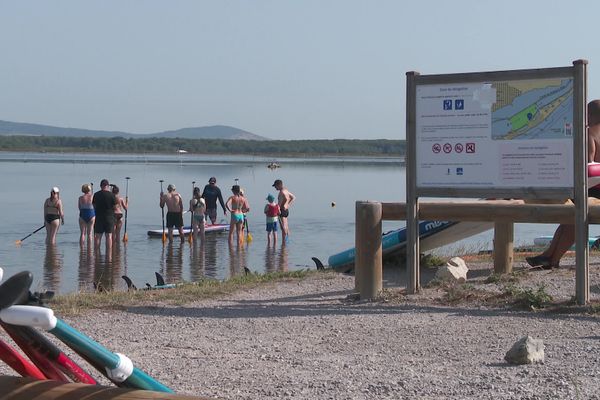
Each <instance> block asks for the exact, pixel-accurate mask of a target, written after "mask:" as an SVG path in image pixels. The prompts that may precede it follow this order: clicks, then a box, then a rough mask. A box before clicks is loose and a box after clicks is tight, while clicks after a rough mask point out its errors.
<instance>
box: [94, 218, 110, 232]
mask: <svg viewBox="0 0 600 400" xmlns="http://www.w3.org/2000/svg"><path fill="white" fill-rule="evenodd" d="M114 225H115V219H114V217H113V216H112V215H111V216H104V217H98V216H96V222H95V223H94V233H100V234H101V233H112V232H113V227H114Z"/></svg>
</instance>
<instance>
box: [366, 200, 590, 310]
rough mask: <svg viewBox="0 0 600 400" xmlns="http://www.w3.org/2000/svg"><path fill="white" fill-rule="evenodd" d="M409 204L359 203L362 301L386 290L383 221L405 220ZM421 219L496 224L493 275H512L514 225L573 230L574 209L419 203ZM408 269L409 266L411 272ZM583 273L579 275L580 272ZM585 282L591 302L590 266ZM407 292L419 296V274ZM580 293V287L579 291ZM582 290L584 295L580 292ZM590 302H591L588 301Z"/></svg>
mask: <svg viewBox="0 0 600 400" xmlns="http://www.w3.org/2000/svg"><path fill="white" fill-rule="evenodd" d="M406 218H407V212H406V203H380V202H376V201H357V202H356V236H355V242H356V258H355V279H356V280H355V287H356V290H357V291H358V292H359V294H360V297H361V298H362V299H372V298H374V297H376V296H378V295H379V293H380V292H381V290H382V260H381V256H382V249H381V234H382V231H381V221H382V220H406ZM418 218H419V220H421V221H424V220H437V221H481V222H494V226H495V228H494V271H495V272H496V273H501V274H502V273H510V272H512V262H513V236H514V223H516V222H527V223H561V224H573V223H574V222H573V221H574V220H575V206H574V205H573V204H525V203H524V202H523V201H522V200H481V201H469V202H462V201H461V202H458V201H457V202H421V203H419V212H418ZM588 223H595V224H597V223H600V205H594V206H589V207H588ZM409 268H410V266H409ZM578 271H579V269H578ZM585 271H586V273H585V275H586V276H585V277H582V278H581V279H583V280H581V279H578V282H580V281H582V282H583V284H582V285H581V286H582V287H585V290H586V291H587V292H586V293H583V296H584V297H585V299H587V298H588V297H589V284H588V281H587V266H586V268H585ZM408 273H409V276H410V275H411V273H413V274H416V276H415V279H413V281H414V282H416V285H412V287H411V284H410V279H409V285H408V287H407V290H408V292H409V293H410V292H412V293H414V292H416V291H418V290H419V286H420V282H419V275H418V274H419V272H418V271H408ZM578 289H579V287H578ZM581 290H584V289H581ZM586 301H587V300H586Z"/></svg>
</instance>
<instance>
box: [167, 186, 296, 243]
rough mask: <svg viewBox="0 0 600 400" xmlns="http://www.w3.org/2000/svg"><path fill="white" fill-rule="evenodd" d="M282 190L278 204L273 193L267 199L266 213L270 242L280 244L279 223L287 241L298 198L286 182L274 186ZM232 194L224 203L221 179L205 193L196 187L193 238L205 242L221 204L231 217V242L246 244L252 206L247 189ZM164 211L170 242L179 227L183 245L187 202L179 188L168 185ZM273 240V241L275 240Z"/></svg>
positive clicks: (192, 207) (235, 189)
mask: <svg viewBox="0 0 600 400" xmlns="http://www.w3.org/2000/svg"><path fill="white" fill-rule="evenodd" d="M273 187H275V188H276V189H277V190H278V191H279V196H278V202H277V203H275V202H274V201H275V197H274V196H273V195H272V194H269V195H268V196H267V202H268V203H267V205H266V206H265V209H264V213H265V215H266V217H267V223H266V230H267V240H268V243H269V244H270V243H271V240H273V243H276V242H277V221H280V224H281V229H282V235H283V240H284V241H285V239H286V237H287V235H288V234H289V228H288V224H287V217H288V215H289V207H290V206H291V205H292V203H293V202H294V200H295V199H296V197H295V196H294V194H292V193H291V192H290V191H289V190H287V189H286V188H285V187H284V186H283V182H282V181H281V180H280V179H277V180H276V181H275V183H274V184H273ZM231 192H232V195H231V196H230V197H229V198H228V199H227V201H223V195H222V193H221V189H220V188H219V187H218V186H217V179H216V178H215V177H211V178H210V179H209V180H208V184H207V185H206V186H204V190H203V191H202V192H200V188H199V187H194V190H193V195H192V199H191V200H190V205H189V209H188V211H189V212H191V213H192V238H193V240H197V239H198V238H200V240H201V241H203V240H204V236H205V224H206V223H207V222H208V220H209V219H210V222H211V224H213V225H214V224H215V223H216V221H217V201H218V202H219V204H220V205H221V208H222V209H223V215H224V216H227V212H229V214H230V222H229V243H233V240H234V236H235V237H236V240H237V243H238V244H242V243H243V241H244V228H245V227H246V228H247V226H248V222H247V220H246V214H247V213H248V212H249V211H250V203H249V202H248V199H247V198H246V197H245V195H244V191H243V189H242V188H241V187H240V186H239V185H237V184H235V185H233V186H232V187H231ZM159 205H160V207H161V208H163V209H164V207H165V206H166V207H167V224H166V227H167V229H168V238H169V241H171V242H172V241H173V229H174V228H177V230H178V231H179V237H180V238H181V241H182V242H183V241H184V240H185V239H184V234H183V214H184V212H183V208H184V207H183V199H182V197H181V195H180V194H179V193H178V192H177V191H176V188H175V185H172V184H169V185H168V186H167V193H163V192H161V193H160V202H159ZM271 237H272V238H273V239H271Z"/></svg>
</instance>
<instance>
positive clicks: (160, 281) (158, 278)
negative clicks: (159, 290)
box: [154, 272, 165, 286]
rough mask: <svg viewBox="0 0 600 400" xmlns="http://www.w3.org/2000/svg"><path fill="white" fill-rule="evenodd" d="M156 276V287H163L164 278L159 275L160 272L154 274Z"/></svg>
mask: <svg viewBox="0 0 600 400" xmlns="http://www.w3.org/2000/svg"><path fill="white" fill-rule="evenodd" d="M154 275H156V286H163V285H164V284H165V278H163V276H162V275H161V274H160V272H155V273H154Z"/></svg>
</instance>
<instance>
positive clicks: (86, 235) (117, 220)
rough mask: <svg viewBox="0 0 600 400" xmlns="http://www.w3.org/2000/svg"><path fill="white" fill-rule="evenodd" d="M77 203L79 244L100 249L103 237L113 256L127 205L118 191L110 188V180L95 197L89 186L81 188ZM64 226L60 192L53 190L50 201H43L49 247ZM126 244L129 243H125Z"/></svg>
mask: <svg viewBox="0 0 600 400" xmlns="http://www.w3.org/2000/svg"><path fill="white" fill-rule="evenodd" d="M81 192H82V193H83V194H82V195H81V196H79V199H78V201H77V207H78V209H79V229H80V236H79V244H80V245H81V246H83V245H84V244H85V243H86V241H87V244H88V245H90V244H91V243H92V242H93V243H94V246H95V247H100V244H101V242H102V236H104V237H105V240H106V243H105V244H106V252H107V254H110V252H111V251H112V245H113V242H119V241H120V240H121V227H122V226H123V212H124V211H127V206H128V204H127V203H128V201H127V199H123V198H122V197H121V196H120V195H119V187H118V186H117V185H111V184H109V183H108V180H107V179H102V181H101V182H100V190H99V191H97V192H96V193H93V194H92V192H93V187H92V184H90V183H85V184H83V185H82V186H81ZM64 223H65V213H64V208H63V204H62V201H61V199H60V190H59V188H58V187H56V186H55V187H53V188H52V190H51V191H50V197H48V198H47V199H46V200H45V201H44V226H45V227H46V243H47V244H55V243H56V234H57V233H58V229H59V227H60V225H64ZM125 240H126V239H125Z"/></svg>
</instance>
